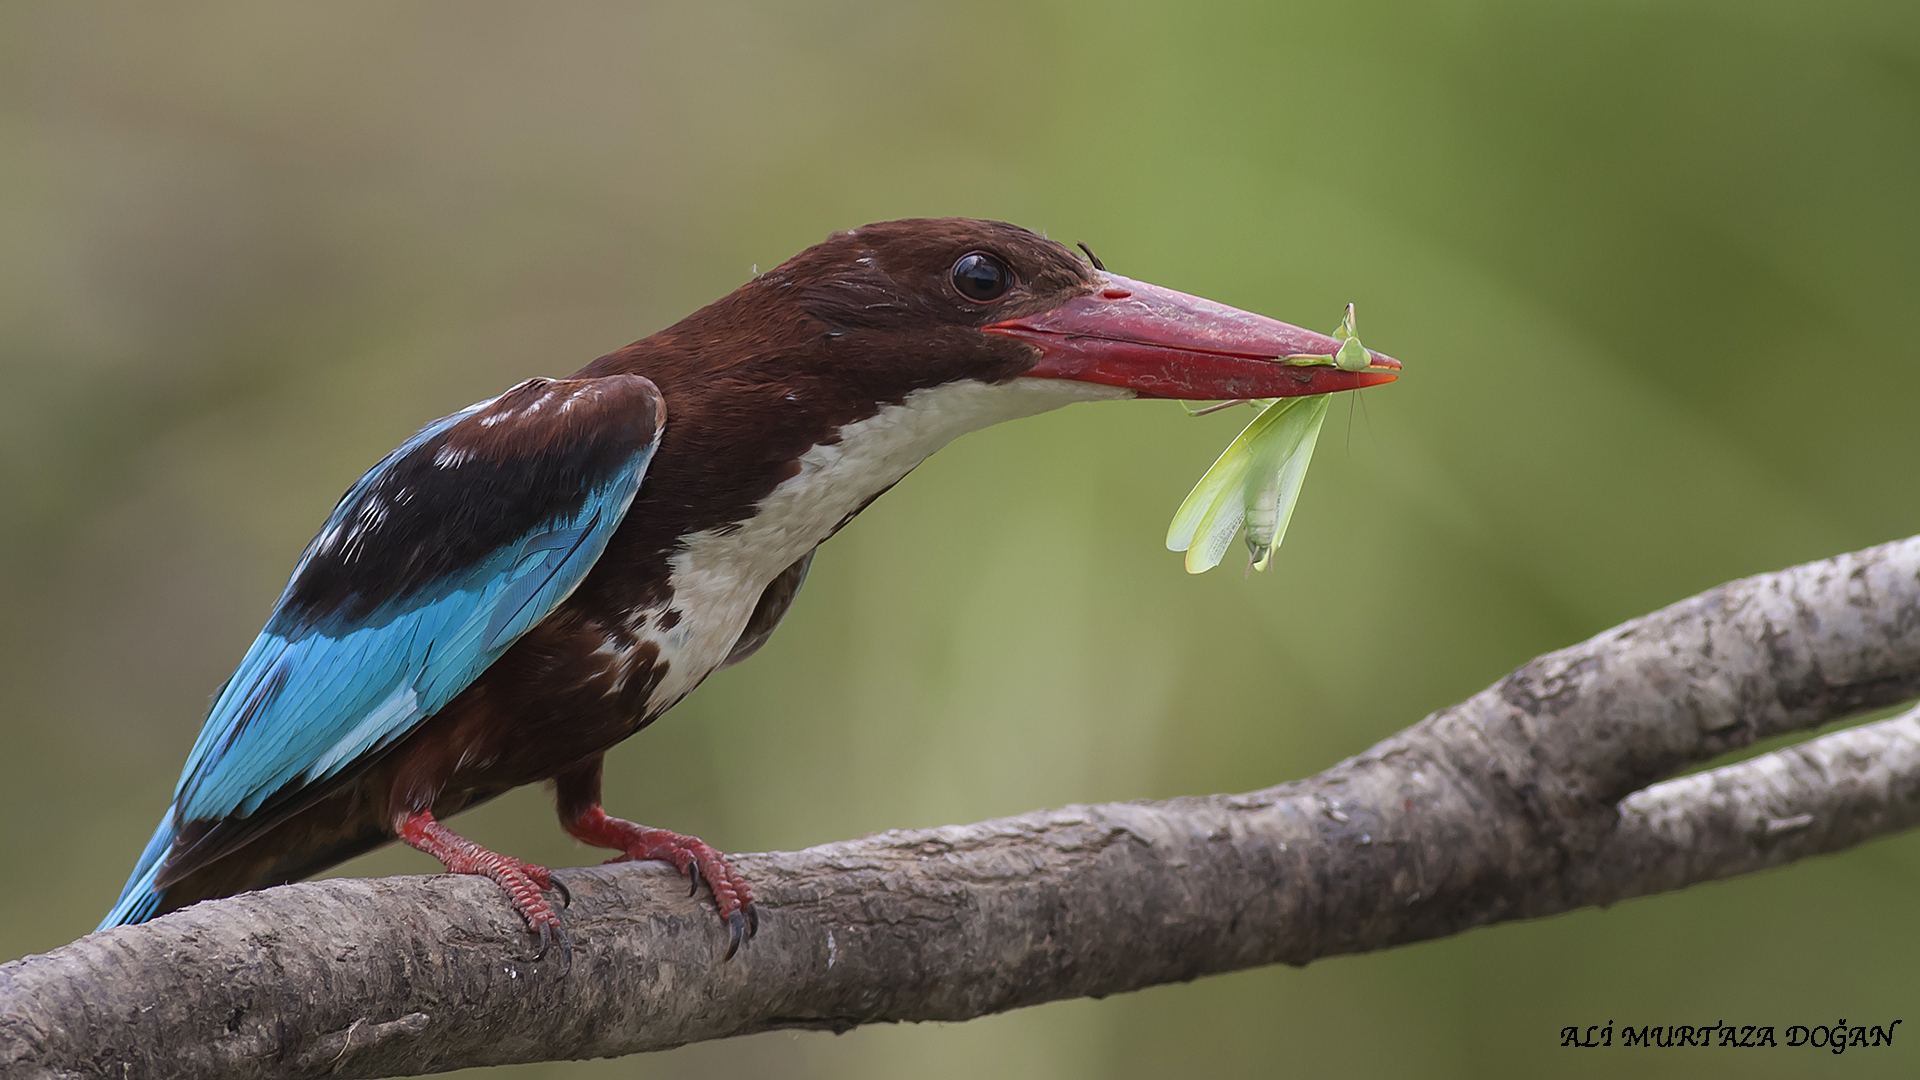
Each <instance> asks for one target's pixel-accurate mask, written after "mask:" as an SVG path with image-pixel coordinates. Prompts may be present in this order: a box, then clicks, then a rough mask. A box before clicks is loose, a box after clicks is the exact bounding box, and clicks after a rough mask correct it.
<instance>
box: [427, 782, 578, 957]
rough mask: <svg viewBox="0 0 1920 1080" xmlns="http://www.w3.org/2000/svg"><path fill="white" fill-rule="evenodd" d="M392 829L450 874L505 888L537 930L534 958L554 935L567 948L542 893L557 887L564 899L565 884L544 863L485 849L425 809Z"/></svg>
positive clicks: (551, 909)
mask: <svg viewBox="0 0 1920 1080" xmlns="http://www.w3.org/2000/svg"><path fill="white" fill-rule="evenodd" d="M395 831H397V832H398V833H399V834H400V839H402V840H404V841H406V842H407V843H408V844H409V845H411V846H412V847H414V848H417V849H419V850H421V851H424V852H426V853H427V854H429V855H431V856H433V857H434V858H436V859H439V860H440V861H441V862H442V863H444V864H446V867H447V872H448V873H450V874H479V875H481V876H483V877H488V878H491V879H493V881H494V883H495V884H497V885H499V886H500V887H501V888H503V889H505V890H507V895H508V896H510V897H512V898H513V906H514V909H515V910H517V911H518V912H520V917H521V918H522V919H525V920H526V921H527V928H528V929H529V930H532V931H533V932H534V933H536V934H538V935H540V953H539V955H538V956H536V957H535V958H534V959H536V960H537V959H539V958H540V957H543V956H545V955H546V954H547V947H548V946H549V945H550V944H552V943H553V941H554V940H555V939H556V938H557V939H559V941H560V947H561V949H562V950H563V951H570V950H567V939H566V935H565V934H564V933H562V932H561V930H560V916H558V915H556V914H554V912H553V908H551V907H549V906H548V904H547V898H546V897H544V896H542V895H540V890H542V889H559V890H560V894H561V896H562V897H563V898H564V897H566V895H567V892H566V886H564V885H561V884H560V883H559V882H558V881H555V880H554V878H553V874H552V872H550V871H549V870H548V869H547V868H546V867H544V866H535V865H534V864H533V863H530V862H522V861H521V860H519V859H516V858H514V857H513V856H511V855H501V854H499V853H497V852H492V851H488V850H487V849H486V848H483V847H481V846H480V845H479V844H476V843H474V842H473V841H471V840H469V839H467V838H466V837H464V836H461V835H460V834H458V833H456V832H454V831H453V830H452V829H449V828H447V827H446V826H445V825H442V824H440V822H438V821H437V820H435V819H434V816H433V814H432V813H431V812H430V811H427V810H418V811H415V812H413V813H410V814H408V815H406V816H405V817H404V818H402V819H401V820H400V822H399V824H398V826H397V828H396V830H395Z"/></svg>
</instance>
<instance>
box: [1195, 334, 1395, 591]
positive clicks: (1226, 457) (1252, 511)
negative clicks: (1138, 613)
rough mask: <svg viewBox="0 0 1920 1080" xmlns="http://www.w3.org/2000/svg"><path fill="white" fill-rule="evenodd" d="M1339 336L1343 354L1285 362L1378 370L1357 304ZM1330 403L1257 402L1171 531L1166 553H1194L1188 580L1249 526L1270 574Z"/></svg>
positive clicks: (1319, 397) (1258, 566)
mask: <svg viewBox="0 0 1920 1080" xmlns="http://www.w3.org/2000/svg"><path fill="white" fill-rule="evenodd" d="M1333 337H1334V339H1335V340H1336V341H1339V342H1340V350H1339V351H1338V352H1336V353H1333V354H1330V355H1327V354H1299V355H1294V356H1288V357H1284V358H1282V362H1283V363H1288V364H1328V365H1332V366H1335V367H1338V368H1340V369H1341V370H1342V371H1363V370H1365V369H1366V368H1368V367H1369V366H1371V365H1372V363H1373V360H1372V358H1371V357H1369V356H1368V355H1367V350H1366V348H1365V346H1363V345H1361V344H1360V337H1359V334H1358V333H1357V332H1356V331H1355V330H1354V313H1353V305H1352V304H1348V305H1347V311H1346V316H1345V317H1344V318H1343V319H1341V320H1340V328H1339V329H1338V330H1335V331H1334V332H1333ZM1329 397H1330V395H1327V394H1314V395H1311V396H1308V397H1295V398H1265V399H1259V400H1254V401H1252V402H1250V403H1251V404H1252V405H1254V406H1255V407H1257V408H1259V409H1260V413H1259V415H1257V416H1255V417H1254V418H1253V422H1252V423H1250V424H1248V425H1247V426H1246V428H1245V429H1244V430H1243V431H1241V432H1240V434H1239V436H1238V437H1236V438H1235V439H1234V440H1233V442H1231V443H1229V444H1228V445H1227V448H1226V450H1225V451H1224V452H1222V453H1221V455H1220V457H1219V460H1217V461H1215V462H1214V463H1213V467H1212V468H1210V469H1208V470H1207V472H1206V475H1204V476H1202V477H1201V478H1200V482H1199V483H1198V484H1195V485H1194V486H1193V490H1192V491H1191V492H1189V493H1188V494H1187V498H1186V501H1185V502H1182V503H1181V504H1180V509H1179V510H1178V511H1176V512H1175V513H1174V515H1173V523H1172V524H1171V525H1169V526H1168V527H1167V548H1168V550H1171V551H1184V552H1186V553H1187V572H1188V573H1189V574H1200V573H1205V572H1206V571H1208V570H1211V569H1213V568H1214V567H1216V566H1218V565H1220V560H1221V559H1222V558H1224V557H1225V556H1226V553H1227V548H1229V547H1230V546H1232V544H1233V537H1234V534H1235V533H1237V532H1239V531H1240V530H1241V528H1242V526H1244V527H1245V529H1246V536H1247V550H1248V552H1249V553H1250V555H1251V558H1252V564H1253V569H1255V570H1265V569H1266V568H1267V565H1268V564H1269V563H1270V562H1271V561H1272V559H1273V553H1274V552H1275V551H1278V550H1279V548H1280V541H1282V540H1284V539H1286V535H1287V523H1288V522H1289V521H1291V520H1292V519H1293V508H1294V505H1295V504H1296V503H1297V502H1298V501H1299V499H1300V487H1301V485H1302V484H1303V483H1304V482H1305V481H1306V478H1307V463H1308V462H1310V461H1311V460H1313V447H1314V444H1315V443H1316V442H1317V441H1318V440H1319V438H1320V426H1321V424H1322V423H1324V422H1325V420H1326V418H1327V404H1328V398H1329ZM1240 404H1248V402H1239V401H1229V402H1224V403H1222V404H1219V405H1214V406H1209V407H1208V408H1205V409H1199V410H1194V411H1193V412H1194V415H1196V416H1198V415H1201V414H1203V413H1209V412H1213V411H1215V410H1218V409H1223V408H1226V407H1228V406H1230V405H1240Z"/></svg>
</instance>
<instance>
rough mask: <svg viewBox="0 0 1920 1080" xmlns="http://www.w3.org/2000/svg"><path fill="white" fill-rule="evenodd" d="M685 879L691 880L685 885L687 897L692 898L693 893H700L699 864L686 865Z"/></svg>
mask: <svg viewBox="0 0 1920 1080" xmlns="http://www.w3.org/2000/svg"><path fill="white" fill-rule="evenodd" d="M687 877H688V878H690V879H691V880H690V881H688V883H687V895H688V896H692V895H693V894H694V893H697V892H699V891H700V864H699V863H697V862H690V863H688V864H687Z"/></svg>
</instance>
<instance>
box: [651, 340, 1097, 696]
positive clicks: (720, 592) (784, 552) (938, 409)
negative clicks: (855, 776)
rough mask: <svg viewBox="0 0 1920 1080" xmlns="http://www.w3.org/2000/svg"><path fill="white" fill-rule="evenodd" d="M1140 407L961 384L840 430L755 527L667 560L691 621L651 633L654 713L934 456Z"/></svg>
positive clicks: (1015, 382)
mask: <svg viewBox="0 0 1920 1080" xmlns="http://www.w3.org/2000/svg"><path fill="white" fill-rule="evenodd" d="M1132 396H1133V393H1132V391H1129V390H1122V389H1118V388H1116V387H1111V386H1098V385H1095V384H1092V383H1084V382H1074V381H1071V380H1066V379H1031V378H1016V379H1012V380H1010V381H1008V382H1004V383H983V382H977V381H973V380H963V381H960V382H953V383H947V384H945V385H943V386H936V387H929V388H927V389H924V390H916V391H914V392H913V393H911V394H909V395H907V398H906V400H904V401H902V402H900V403H899V404H897V405H887V406H884V407H882V408H881V410H880V411H879V412H877V413H875V414H874V415H872V416H870V417H867V418H866V419H865V420H858V421H855V422H854V423H851V424H848V425H846V426H845V427H843V428H841V429H840V432H839V435H840V438H839V441H837V442H831V443H819V444H817V445H815V446H813V447H812V448H810V449H808V450H807V451H806V452H805V453H804V454H801V455H800V471H799V473H797V474H796V475H794V476H792V477H790V478H789V479H787V480H785V481H783V482H782V483H781V484H780V486H778V487H776V488H774V489H773V491H772V493H770V494H769V495H768V496H767V497H766V498H765V499H762V500H761V501H760V503H759V505H758V506H757V507H755V513H754V515H753V516H752V517H750V518H748V519H747V520H746V521H745V522H742V523H740V525H739V527H737V528H734V529H732V530H730V531H729V530H726V529H707V530H704V531H701V532H698V533H695V534H693V535H692V536H690V537H688V538H687V539H686V541H685V546H684V548H683V549H682V550H681V551H679V552H677V553H676V554H675V555H674V556H673V557H672V559H671V560H669V565H670V566H671V568H672V579H671V580H672V586H673V606H674V608H675V609H677V610H678V611H679V612H680V614H681V618H680V621H679V622H678V623H677V624H676V625H675V626H674V627H673V628H672V629H671V630H667V631H660V630H658V629H657V628H653V627H648V628H647V629H645V630H642V631H641V635H642V637H643V638H644V639H646V640H652V641H655V642H657V643H658V644H659V647H660V658H661V659H663V660H665V661H666V662H667V664H668V668H667V672H666V677H665V678H664V679H663V680H661V683H660V685H659V686H658V687H657V688H656V689H655V691H654V694H653V697H652V699H651V700H650V701H649V702H648V705H649V710H650V711H658V710H659V709H662V708H665V707H667V706H669V705H671V704H672V703H673V702H676V701H678V700H680V698H682V697H684V696H686V694H687V693H689V692H690V691H692V689H693V688H694V687H695V686H697V685H699V683H700V680H701V679H704V678H705V677H706V676H707V673H708V672H710V671H712V670H713V669H714V668H715V667H718V666H719V665H720V663H721V661H723V660H725V659H726V656H727V653H728V652H730V651H731V650H732V648H733V643H734V641H735V640H736V639H738V638H739V636H740V632H741V630H743V629H744V628H745V627H746V624H747V619H748V617H749V616H751V615H752V614H753V608H754V605H755V604H756V603H758V602H759V600H760V594H761V592H762V591H764V590H765V589H766V587H767V584H768V583H769V582H771V581H772V580H773V579H774V577H775V575H777V574H779V573H780V571H782V570H785V569H786V568H787V567H788V566H791V565H792V564H793V562H794V561H795V560H796V559H799V558H800V557H801V556H802V555H805V554H806V553H807V552H809V551H811V550H813V549H814V547H816V546H818V545H819V543H820V542H821V541H823V540H825V539H826V538H827V537H828V536H829V535H831V534H832V532H833V530H834V529H835V527H837V526H838V525H840V524H841V522H843V521H844V520H845V519H846V518H847V516H848V515H850V514H853V513H855V512H857V511H858V510H859V509H860V508H861V507H862V506H863V505H865V504H866V502H867V501H868V500H869V499H872V498H873V497H874V496H875V495H877V494H878V493H880V492H882V491H885V490H886V489H887V488H888V487H889V486H891V485H892V484H894V483H896V482H898V481H899V480H900V478H901V477H903V476H905V475H907V473H908V472H909V471H911V470H912V469H913V467H914V466H916V465H918V464H920V463H921V462H922V461H925V460H926V459H927V458H928V457H929V456H931V455H932V454H933V452H934V451H936V450H938V449H940V448H941V447H943V446H945V445H947V444H948V443H949V442H952V441H953V440H954V439H956V438H958V437H959V436H961V435H964V434H966V433H967V432H969V431H976V430H978V429H980V428H983V427H987V426H989V425H992V424H997V423H1000V422H1001V421H1003V420H1013V419H1016V418H1019V417H1022V416H1032V415H1034V414H1036V413H1042V412H1046V411H1048V410H1050V409H1057V408H1059V407H1061V406H1062V405H1070V404H1072V403H1074V402H1076V401H1097V400H1111V399H1114V398H1126V397H1132ZM668 422H669V423H671V422H672V421H671V420H669V421H668ZM649 621H651V620H649Z"/></svg>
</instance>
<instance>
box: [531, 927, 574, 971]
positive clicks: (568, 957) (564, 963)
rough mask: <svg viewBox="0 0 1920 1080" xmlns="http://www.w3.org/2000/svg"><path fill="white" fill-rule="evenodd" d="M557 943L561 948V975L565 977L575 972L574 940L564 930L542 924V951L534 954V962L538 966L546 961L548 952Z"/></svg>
mask: <svg viewBox="0 0 1920 1080" xmlns="http://www.w3.org/2000/svg"><path fill="white" fill-rule="evenodd" d="M555 943H558V944H559V946H560V974H562V975H565V974H566V973H567V972H569V971H572V970H573V939H572V938H571V937H569V936H568V935H567V932H566V930H565V929H564V928H561V927H557V926H554V925H553V924H552V923H544V922H543V923H541V924H540V951H539V952H536V953H534V954H533V962H534V963H536V964H537V963H539V962H540V961H542V960H545V959H546V958H547V951H548V950H550V949H552V948H553V946H554V944H555Z"/></svg>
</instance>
